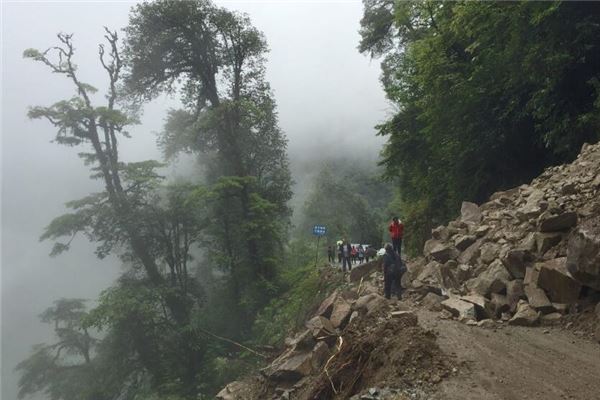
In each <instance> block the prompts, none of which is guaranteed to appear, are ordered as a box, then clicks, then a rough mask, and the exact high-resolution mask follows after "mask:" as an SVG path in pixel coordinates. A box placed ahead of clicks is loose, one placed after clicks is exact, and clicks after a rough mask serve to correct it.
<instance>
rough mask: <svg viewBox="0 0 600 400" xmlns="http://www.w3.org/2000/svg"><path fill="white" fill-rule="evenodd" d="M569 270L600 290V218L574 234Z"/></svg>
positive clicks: (591, 220) (589, 221) (569, 248)
mask: <svg viewBox="0 0 600 400" xmlns="http://www.w3.org/2000/svg"><path fill="white" fill-rule="evenodd" d="M598 176H600V175H598ZM567 269H568V270H569V272H570V273H571V275H572V276H573V277H574V278H575V279H577V280H578V281H579V282H581V283H582V284H583V285H585V286H589V287H591V288H593V289H596V290H600V217H598V216H597V217H595V218H592V219H590V220H588V221H586V222H584V223H583V224H581V226H579V227H577V228H576V229H575V230H574V231H573V232H572V234H571V237H570V238H569V242H568V248H567Z"/></svg>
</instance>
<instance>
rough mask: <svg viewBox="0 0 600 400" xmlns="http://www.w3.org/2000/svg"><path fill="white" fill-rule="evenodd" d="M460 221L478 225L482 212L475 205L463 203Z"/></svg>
mask: <svg viewBox="0 0 600 400" xmlns="http://www.w3.org/2000/svg"><path fill="white" fill-rule="evenodd" d="M460 220H461V221H462V222H474V223H476V224H478V223H480V222H481V210H480V209H479V206H478V205H477V204H475V203H469V202H468V201H463V203H462V206H461V207H460Z"/></svg>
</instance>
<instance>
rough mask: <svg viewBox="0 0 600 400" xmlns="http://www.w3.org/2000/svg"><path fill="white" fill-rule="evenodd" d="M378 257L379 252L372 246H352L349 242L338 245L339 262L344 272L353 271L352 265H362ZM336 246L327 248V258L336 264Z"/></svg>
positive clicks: (342, 241)
mask: <svg viewBox="0 0 600 400" xmlns="http://www.w3.org/2000/svg"><path fill="white" fill-rule="evenodd" d="M376 255H377V251H376V250H375V249H374V248H373V246H371V245H364V246H363V245H362V244H359V245H352V244H350V242H348V241H347V240H340V241H339V242H338V243H337V262H338V263H339V264H342V271H344V272H346V267H347V269H348V271H350V270H352V264H357V263H358V264H362V263H363V262H369V260H370V259H371V258H374V257H375V256H376ZM335 256H336V246H328V247H327V258H328V260H329V262H330V263H335Z"/></svg>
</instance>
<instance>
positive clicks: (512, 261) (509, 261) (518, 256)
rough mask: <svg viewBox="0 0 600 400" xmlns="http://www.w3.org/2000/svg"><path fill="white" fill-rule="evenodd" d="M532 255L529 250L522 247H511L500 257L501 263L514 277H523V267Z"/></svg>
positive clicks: (531, 259) (531, 258) (530, 259)
mask: <svg viewBox="0 0 600 400" xmlns="http://www.w3.org/2000/svg"><path fill="white" fill-rule="evenodd" d="M533 259H534V257H533V254H531V252H530V251H528V250H524V249H511V250H509V251H508V252H507V253H506V255H505V256H504V257H503V258H502V264H504V266H505V267H506V269H507V270H508V272H510V274H511V275H512V276H513V277H514V278H515V279H523V278H524V277H525V267H526V264H527V263H528V262H531V261H533Z"/></svg>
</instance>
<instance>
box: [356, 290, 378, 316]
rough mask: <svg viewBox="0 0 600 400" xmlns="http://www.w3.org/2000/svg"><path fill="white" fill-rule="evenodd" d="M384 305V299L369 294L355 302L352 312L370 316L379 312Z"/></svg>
mask: <svg viewBox="0 0 600 400" xmlns="http://www.w3.org/2000/svg"><path fill="white" fill-rule="evenodd" d="M385 303H386V299H385V298H384V297H383V296H380V295H378V294H375V293H370V294H367V295H365V296H361V297H359V298H358V300H356V302H355V303H354V305H353V307H354V310H356V311H358V312H359V313H363V314H367V315H369V314H372V313H374V312H375V311H377V310H379V309H380V308H382V307H383V305H384V304H385Z"/></svg>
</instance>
